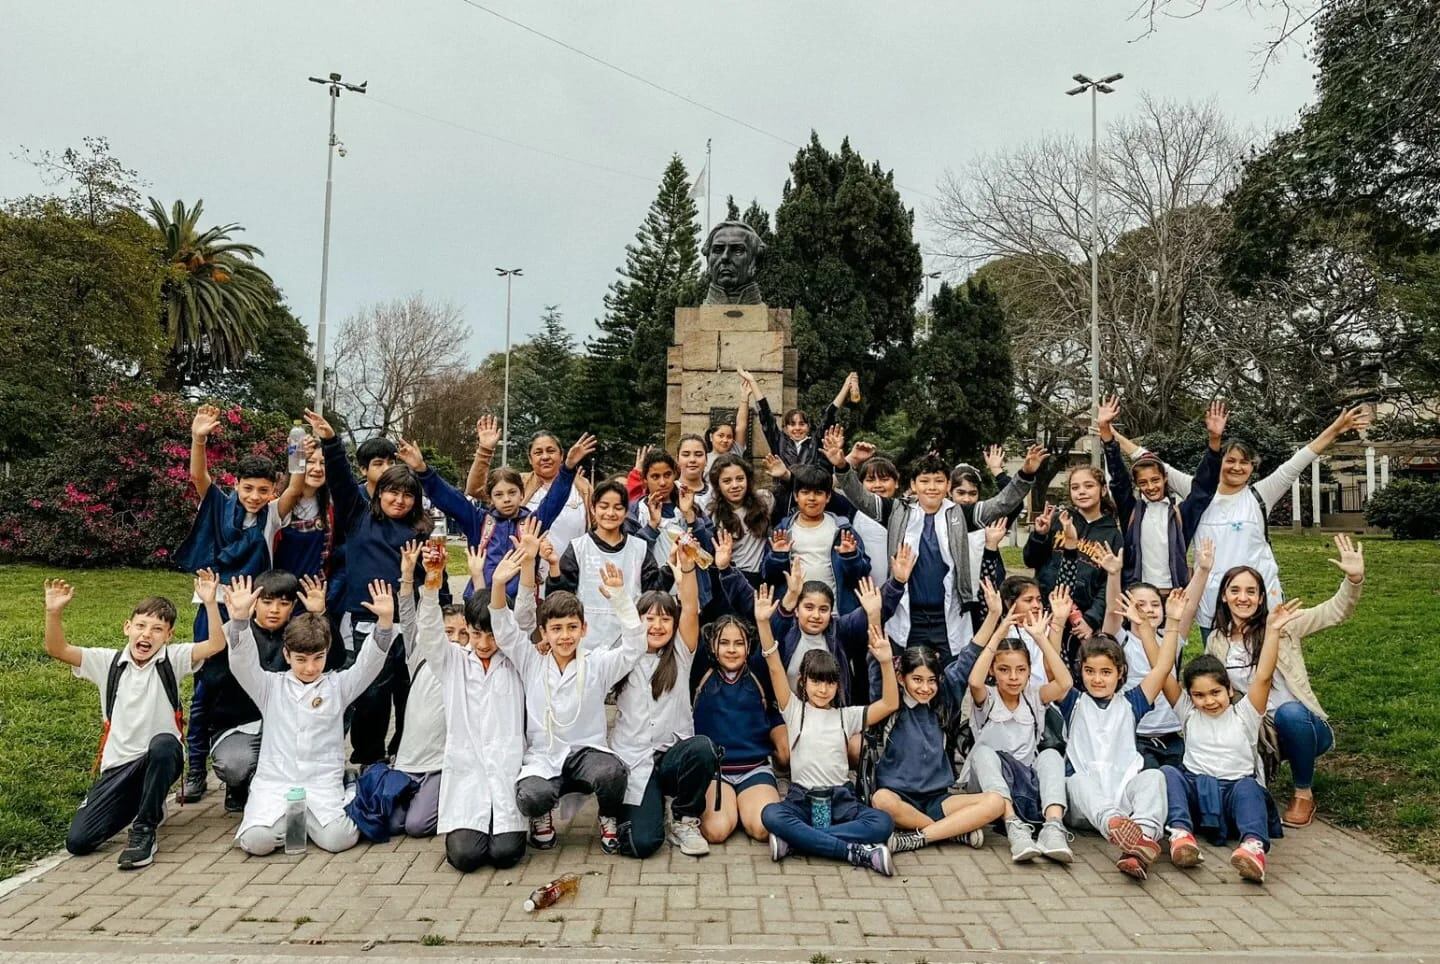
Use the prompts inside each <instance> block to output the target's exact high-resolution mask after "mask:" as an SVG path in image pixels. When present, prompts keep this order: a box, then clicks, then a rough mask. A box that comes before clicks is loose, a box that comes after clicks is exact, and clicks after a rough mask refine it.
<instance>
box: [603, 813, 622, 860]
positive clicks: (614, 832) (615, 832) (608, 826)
mask: <svg viewBox="0 0 1440 964" xmlns="http://www.w3.org/2000/svg"><path fill="white" fill-rule="evenodd" d="M600 849H601V850H603V851H604V852H605V853H607V854H612V855H613V854H618V853H619V852H620V826H619V823H618V822H617V821H616V820H615V818H614V817H601V818H600Z"/></svg>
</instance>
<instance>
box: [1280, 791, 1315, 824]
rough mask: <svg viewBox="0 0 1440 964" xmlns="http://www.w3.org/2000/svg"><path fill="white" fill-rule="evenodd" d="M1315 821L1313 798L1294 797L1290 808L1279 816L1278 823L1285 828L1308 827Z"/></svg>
mask: <svg viewBox="0 0 1440 964" xmlns="http://www.w3.org/2000/svg"><path fill="white" fill-rule="evenodd" d="M1314 820H1315V798H1314V797H1294V798H1292V799H1291V801H1290V806H1288V807H1286V808H1285V812H1284V813H1282V814H1281V815H1280V822H1281V823H1283V824H1284V825H1285V826H1287V827H1308V826H1310V824H1311V823H1313V822H1314Z"/></svg>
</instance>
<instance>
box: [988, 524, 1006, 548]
mask: <svg viewBox="0 0 1440 964" xmlns="http://www.w3.org/2000/svg"><path fill="white" fill-rule="evenodd" d="M1009 531H1010V520H1009V519H1006V518H1005V517H1004V516H1001V517H1000V518H998V519H996V520H995V521H994V522H992V523H990V524H989V525H988V526H986V527H985V548H986V549H992V550H993V549H999V548H1000V544H1001V543H1002V542H1004V541H1005V534H1006V533H1007V532H1009Z"/></svg>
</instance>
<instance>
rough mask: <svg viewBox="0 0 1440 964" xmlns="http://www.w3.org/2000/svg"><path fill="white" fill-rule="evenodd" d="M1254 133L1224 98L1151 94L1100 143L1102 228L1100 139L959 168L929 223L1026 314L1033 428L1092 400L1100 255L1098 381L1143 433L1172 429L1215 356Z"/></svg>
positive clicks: (1022, 375)
mask: <svg viewBox="0 0 1440 964" xmlns="http://www.w3.org/2000/svg"><path fill="white" fill-rule="evenodd" d="M1241 149H1242V141H1241V139H1240V137H1239V136H1238V135H1237V134H1236V133H1235V132H1234V131H1233V129H1232V128H1231V127H1230V125H1229V124H1228V123H1226V121H1225V120H1224V119H1223V118H1222V117H1221V116H1220V114H1219V111H1218V110H1217V109H1216V108H1215V107H1214V106H1213V105H1212V104H1177V103H1172V102H1166V101H1157V100H1154V99H1151V98H1149V97H1146V98H1143V99H1142V105H1141V108H1140V110H1139V111H1137V112H1136V113H1135V114H1134V115H1132V116H1130V117H1126V118H1124V119H1122V120H1120V121H1119V122H1117V123H1115V124H1113V125H1112V126H1111V127H1110V129H1109V131H1108V132H1107V134H1106V136H1105V139H1104V141H1103V142H1102V144H1101V150H1100V195H1101V197H1100V204H1099V230H1098V233H1097V234H1096V235H1095V237H1094V239H1093V241H1092V237H1091V228H1090V158H1089V150H1088V145H1082V144H1081V143H1080V142H1079V141H1077V140H1075V139H1073V138H1067V139H1055V138H1049V139H1044V140H1041V141H1039V142H1036V143H1034V144H1032V145H1028V146H1025V147H1022V148H1020V149H1019V150H1018V151H1015V152H1013V153H1010V154H1004V155H996V156H991V157H988V158H984V159H982V160H980V161H979V162H977V163H975V164H974V165H972V166H971V167H970V168H968V169H967V170H966V171H965V172H964V173H963V174H960V175H956V174H953V173H952V174H948V175H947V176H946V179H945V180H944V182H943V183H942V185H941V200H940V202H939V203H938V204H937V205H935V207H934V208H933V209H932V210H931V212H930V216H931V218H932V221H933V222H934V224H935V226H936V228H937V229H938V231H939V234H940V235H941V238H942V239H943V244H944V247H945V250H946V253H947V254H948V255H950V256H951V257H952V258H954V259H955V260H956V261H957V262H959V263H962V264H968V265H986V267H985V268H984V269H983V270H982V272H981V273H982V274H983V275H985V276H988V277H989V278H990V280H991V283H992V284H994V285H995V287H996V288H997V289H998V290H999V291H1000V293H1001V297H1002V299H1003V300H1004V301H1005V303H1006V307H1007V310H1008V311H1009V312H1010V315H1011V317H1012V319H1013V322H1014V328H1013V335H1012V342H1013V345H1014V351H1015V359H1014V361H1015V369H1016V373H1017V377H1016V381H1017V384H1016V390H1017V394H1018V395H1019V396H1020V398H1021V403H1022V407H1023V408H1024V409H1025V410H1026V413H1027V418H1028V420H1029V422H1030V424H1031V425H1032V426H1034V427H1035V429H1036V430H1037V434H1040V432H1041V431H1042V430H1043V431H1044V432H1046V433H1048V434H1051V435H1063V434H1064V431H1065V430H1064V426H1065V425H1067V424H1073V422H1074V420H1075V419H1076V418H1077V417H1078V416H1080V415H1081V414H1082V413H1084V411H1085V410H1086V408H1087V406H1088V402H1089V376H1088V371H1089V361H1090V339H1089V330H1090V267H1089V252H1090V248H1091V245H1092V244H1094V245H1095V246H1096V247H1097V248H1098V250H1099V252H1100V286H1099V293H1100V297H1099V301H1100V340H1101V362H1102V364H1101V381H1102V384H1103V385H1105V386H1107V387H1108V388H1109V389H1112V390H1116V391H1119V392H1121V393H1122V394H1124V395H1125V396H1126V397H1127V399H1129V401H1130V404H1129V405H1128V406H1127V412H1128V413H1129V416H1130V418H1131V419H1132V424H1131V425H1130V428H1131V429H1132V430H1133V431H1146V430H1149V429H1152V428H1157V427H1168V426H1169V425H1170V424H1171V423H1173V422H1174V421H1176V420H1177V417H1179V416H1180V413H1181V411H1182V410H1183V409H1184V408H1185V407H1186V406H1185V403H1186V398H1185V392H1186V390H1187V389H1189V388H1190V387H1191V386H1194V385H1196V384H1198V383H1200V382H1201V381H1202V379H1201V378H1200V377H1199V376H1200V375H1201V374H1202V373H1203V372H1205V371H1207V370H1208V368H1209V367H1210V366H1212V365H1213V363H1214V360H1215V357H1216V353H1217V350H1218V344H1217V340H1216V338H1215V331H1214V324H1215V321H1216V319H1217V317H1218V316H1219V314H1220V313H1219V311H1218V310H1216V309H1215V307H1214V306H1216V305H1218V304H1219V303H1221V302H1222V301H1223V300H1224V298H1225V295H1224V293H1223V291H1222V290H1221V273H1220V266H1219V259H1220V248H1221V244H1222V243H1223V238H1224V234H1225V230H1226V228H1227V226H1228V217H1227V215H1226V213H1225V211H1224V209H1223V207H1222V203H1223V200H1224V196H1225V193H1226V191H1228V190H1229V188H1230V187H1231V185H1233V184H1234V182H1235V177H1236V175H1237V173H1238V167H1239V160H1240V152H1241Z"/></svg>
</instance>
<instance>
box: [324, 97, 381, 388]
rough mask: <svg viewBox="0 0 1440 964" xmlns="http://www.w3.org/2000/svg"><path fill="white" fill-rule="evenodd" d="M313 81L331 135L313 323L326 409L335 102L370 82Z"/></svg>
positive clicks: (327, 152)
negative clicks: (324, 100) (323, 99)
mask: <svg viewBox="0 0 1440 964" xmlns="http://www.w3.org/2000/svg"><path fill="white" fill-rule="evenodd" d="M310 82H311V83H312V84H321V85H323V86H324V87H325V89H326V90H327V91H328V92H329V94H330V137H329V138H328V139H327V140H326V142H325V236H324V240H323V241H322V242H321V245H320V319H319V321H317V322H316V325H315V411H316V412H317V413H321V414H323V413H324V411H325V294H326V289H327V287H328V286H329V283H330V193H331V191H332V189H333V187H334V174H335V149H336V148H337V147H338V148H339V149H340V156H341V157H344V156H345V148H344V146H343V145H342V144H341V143H340V142H339V141H338V140H336V139H335V104H336V102H337V101H339V100H340V91H342V90H348V91H350V92H351V93H355V94H363V93H365V87H366V85H368V84H369V83H370V81H368V80H367V81H365V82H364V83H361V84H347V83H344V82H343V81H341V80H340V75H339V74H331V75H330V76H329V77H328V78H326V77H311V78H310Z"/></svg>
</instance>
